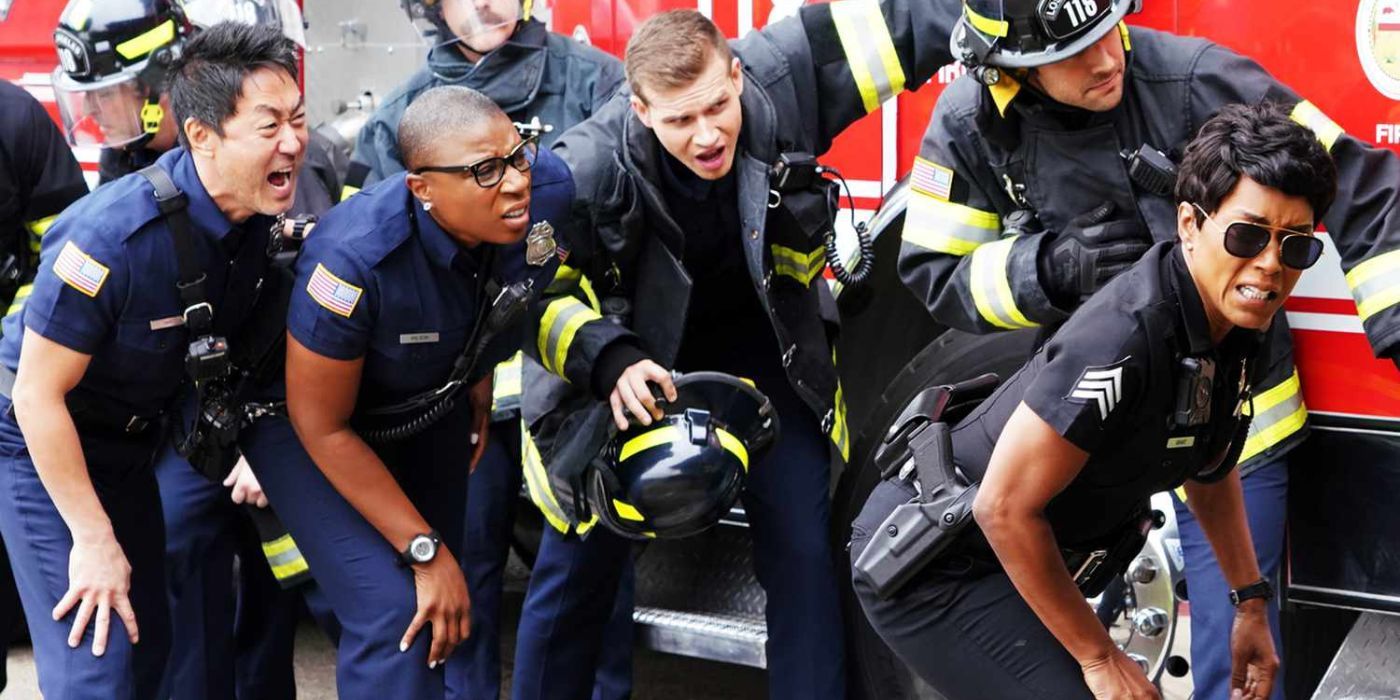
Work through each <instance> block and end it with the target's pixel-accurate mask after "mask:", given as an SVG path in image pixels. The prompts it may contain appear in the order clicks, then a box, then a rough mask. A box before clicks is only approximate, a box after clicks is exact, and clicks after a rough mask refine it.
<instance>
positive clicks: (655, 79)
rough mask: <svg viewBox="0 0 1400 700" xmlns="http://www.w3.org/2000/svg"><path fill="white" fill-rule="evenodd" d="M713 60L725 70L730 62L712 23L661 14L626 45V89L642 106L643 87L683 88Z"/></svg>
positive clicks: (683, 13) (690, 13) (692, 15)
mask: <svg viewBox="0 0 1400 700" xmlns="http://www.w3.org/2000/svg"><path fill="white" fill-rule="evenodd" d="M714 56H719V58H721V59H722V60H723V61H724V65H725V67H726V68H727V67H728V66H729V64H730V63H731V62H732V60H733V58H734V54H733V52H731V51H730V50H729V42H727V41H725V39H724V35H723V34H721V33H720V31H719V27H716V26H715V23H714V22H711V21H710V19H709V18H708V17H706V16H705V15H702V14H700V13H699V12H696V11H695V10H671V11H670V12H662V13H661V14H659V15H653V16H652V17H651V18H649V19H648V20H647V21H645V22H642V25H641V26H640V27H637V32H636V33H635V34H633V35H632V38H631V39H630V40H629V41H628V42H627V59H626V61H625V63H624V67H625V69H626V71H627V85H628V87H630V88H632V94H634V95H636V96H637V98H638V99H640V100H641V101H642V102H646V101H647V98H646V92H645V91H644V90H643V87H644V86H649V87H653V88H662V89H674V88H679V87H685V86H687V85H689V84H691V83H693V82H695V79H696V78H698V77H700V75H701V74H702V73H704V72H705V69H706V68H708V67H709V65H710V59H711V58H712V57H714Z"/></svg>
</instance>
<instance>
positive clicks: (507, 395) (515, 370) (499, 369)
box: [491, 350, 524, 411]
mask: <svg viewBox="0 0 1400 700" xmlns="http://www.w3.org/2000/svg"><path fill="white" fill-rule="evenodd" d="M523 363H524V353H522V352H521V351H519V350H516V351H515V354H514V355H511V356H510V359H509V360H506V361H505V362H502V363H500V364H498V365H496V368H495V369H494V370H492V372H491V410H492V411H495V410H497V408H498V407H499V406H500V403H501V402H502V401H506V400H508V399H514V398H518V397H519V396H520V391H521V383H520V373H521V370H522V369H523V366H522V365H523Z"/></svg>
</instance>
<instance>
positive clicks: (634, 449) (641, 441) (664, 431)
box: [617, 425, 684, 462]
mask: <svg viewBox="0 0 1400 700" xmlns="http://www.w3.org/2000/svg"><path fill="white" fill-rule="evenodd" d="M682 437H684V436H682V435H681V430H680V428H677V427H676V426H674V425H665V426H662V427H660V428H656V429H655V430H648V431H647V432H645V433H642V434H641V435H638V436H637V437H634V438H632V439H631V440H628V441H627V442H624V443H622V450H621V451H620V452H618V455H617V461H619V462H626V461H627V459H628V458H629V457H631V456H632V455H634V454H637V453H638V452H641V451H643V450H649V449H651V448H653V447H656V446H658V445H664V444H666V443H668V442H671V441H672V440H679V439H680V438H682Z"/></svg>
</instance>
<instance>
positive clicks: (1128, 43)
mask: <svg viewBox="0 0 1400 700" xmlns="http://www.w3.org/2000/svg"><path fill="white" fill-rule="evenodd" d="M1118 35H1119V36H1121V37H1123V50H1124V51H1132V50H1133V40H1132V38H1131V37H1129V36H1128V23H1127V22H1121V21H1120V22H1119V23H1118ZM1181 500H1183V501H1184V500H1186V499H1185V498H1183V499H1181Z"/></svg>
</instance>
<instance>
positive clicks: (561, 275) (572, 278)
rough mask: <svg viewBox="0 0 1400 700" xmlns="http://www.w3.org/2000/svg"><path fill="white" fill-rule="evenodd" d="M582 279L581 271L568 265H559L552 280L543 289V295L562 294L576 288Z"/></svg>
mask: <svg viewBox="0 0 1400 700" xmlns="http://www.w3.org/2000/svg"><path fill="white" fill-rule="evenodd" d="M582 279H583V270H580V269H578V268H576V267H569V266H568V265H560V266H559V269H558V270H555V272H554V279H553V281H551V282H550V283H549V286H548V287H545V289H544V293H545V294H563V293H565V292H567V291H569V290H570V289H573V288H574V287H576V286H578V283H579V281H580V280H582Z"/></svg>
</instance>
